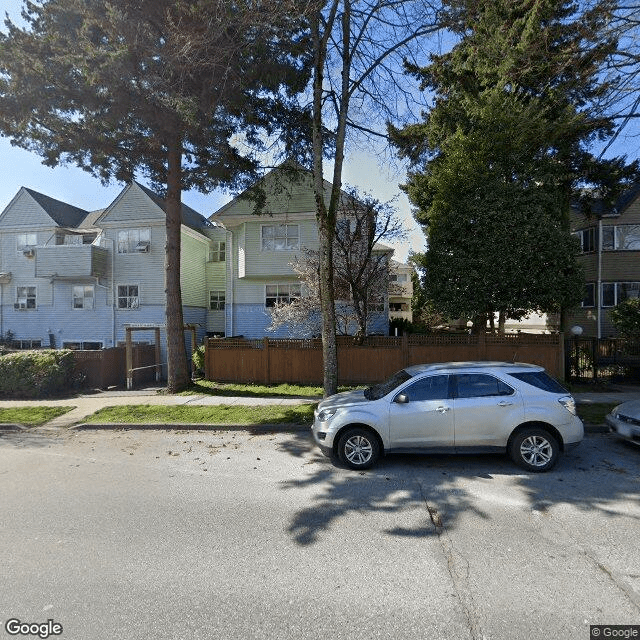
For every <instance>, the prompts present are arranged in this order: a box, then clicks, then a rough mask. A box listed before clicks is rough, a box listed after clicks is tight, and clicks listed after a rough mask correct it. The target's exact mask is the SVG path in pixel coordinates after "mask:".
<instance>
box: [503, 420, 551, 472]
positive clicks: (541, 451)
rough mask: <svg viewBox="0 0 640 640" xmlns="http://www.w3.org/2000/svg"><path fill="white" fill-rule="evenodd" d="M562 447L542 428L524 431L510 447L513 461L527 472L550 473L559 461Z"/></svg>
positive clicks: (516, 436) (515, 438) (514, 439)
mask: <svg viewBox="0 0 640 640" xmlns="http://www.w3.org/2000/svg"><path fill="white" fill-rule="evenodd" d="M559 453H560V445H559V444H558V441H557V440H556V439H555V438H554V437H553V436H552V435H551V434H550V433H549V432H548V431H547V430H546V429H542V428H538V427H535V428H533V427H532V428H528V429H523V430H522V431H520V432H519V433H517V434H516V435H515V437H514V438H513V440H512V441H511V445H510V446H509V455H510V456H511V459H512V460H513V461H514V462H515V463H516V464H518V465H520V466H521V467H523V468H524V469H526V470H527V471H534V472H539V471H548V470H549V469H551V468H552V467H553V466H554V465H555V463H556V462H557V461H558V454H559Z"/></svg>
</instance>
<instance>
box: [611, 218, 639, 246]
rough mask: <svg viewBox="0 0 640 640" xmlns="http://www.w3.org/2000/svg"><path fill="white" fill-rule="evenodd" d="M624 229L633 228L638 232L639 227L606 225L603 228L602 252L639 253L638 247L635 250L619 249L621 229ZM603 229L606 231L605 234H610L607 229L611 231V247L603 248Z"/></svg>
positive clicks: (632, 225)
mask: <svg viewBox="0 0 640 640" xmlns="http://www.w3.org/2000/svg"><path fill="white" fill-rule="evenodd" d="M625 227H635V228H636V230H637V231H640V225H638V224H616V225H607V226H605V227H603V233H602V235H603V243H602V250H603V251H640V246H639V247H637V248H625V247H621V246H620V244H621V242H620V239H621V236H622V232H623V229H624V228H625ZM604 229H606V230H607V233H611V232H610V231H609V229H611V230H612V231H613V246H612V247H605V245H604V235H605V233H604Z"/></svg>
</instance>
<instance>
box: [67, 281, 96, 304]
mask: <svg viewBox="0 0 640 640" xmlns="http://www.w3.org/2000/svg"><path fill="white" fill-rule="evenodd" d="M94 291H95V289H94V287H93V285H82V284H79V285H74V286H73V294H72V295H73V308H74V309H93V304H94V303H93V300H94Z"/></svg>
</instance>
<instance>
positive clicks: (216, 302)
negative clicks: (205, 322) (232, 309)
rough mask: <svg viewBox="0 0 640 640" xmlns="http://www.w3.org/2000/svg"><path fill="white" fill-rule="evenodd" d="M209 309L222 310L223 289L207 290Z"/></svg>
mask: <svg viewBox="0 0 640 640" xmlns="http://www.w3.org/2000/svg"><path fill="white" fill-rule="evenodd" d="M209 309H211V311H224V291H209Z"/></svg>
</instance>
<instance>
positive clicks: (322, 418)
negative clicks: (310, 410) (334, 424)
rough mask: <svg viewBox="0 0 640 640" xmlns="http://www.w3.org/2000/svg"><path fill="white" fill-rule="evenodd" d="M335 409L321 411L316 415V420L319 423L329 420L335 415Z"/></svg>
mask: <svg viewBox="0 0 640 640" xmlns="http://www.w3.org/2000/svg"><path fill="white" fill-rule="evenodd" d="M336 411H337V409H323V410H322V411H321V412H320V413H319V414H318V420H320V422H326V421H327V420H328V419H329V418H333V416H334V415H335V413H336Z"/></svg>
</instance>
